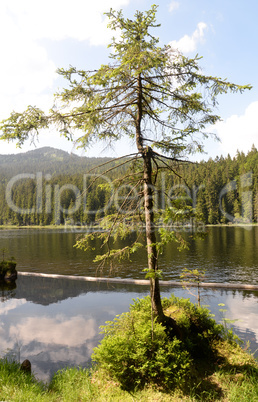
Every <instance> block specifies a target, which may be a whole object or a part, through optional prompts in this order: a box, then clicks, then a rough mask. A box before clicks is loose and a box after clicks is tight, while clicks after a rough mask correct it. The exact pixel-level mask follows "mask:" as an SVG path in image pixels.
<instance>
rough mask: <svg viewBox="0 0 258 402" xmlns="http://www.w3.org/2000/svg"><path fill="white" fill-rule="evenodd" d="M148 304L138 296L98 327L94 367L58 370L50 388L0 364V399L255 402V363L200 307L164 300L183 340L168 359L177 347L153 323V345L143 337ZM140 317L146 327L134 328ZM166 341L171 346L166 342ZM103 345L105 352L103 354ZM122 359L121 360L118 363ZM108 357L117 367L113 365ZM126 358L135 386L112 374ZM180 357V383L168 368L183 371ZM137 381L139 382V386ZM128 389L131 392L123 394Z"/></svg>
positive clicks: (257, 392)
mask: <svg viewBox="0 0 258 402" xmlns="http://www.w3.org/2000/svg"><path fill="white" fill-rule="evenodd" d="M148 305H149V301H148V298H144V299H137V301H134V305H133V306H131V309H130V312H129V313H126V314H122V315H121V316H117V317H116V319H115V320H114V321H113V322H112V321H111V322H109V323H107V325H106V326H105V328H104V331H105V337H104V339H106V340H105V341H102V342H101V344H100V345H99V347H98V348H96V349H95V352H94V355H95V356H97V359H96V360H99V361H98V364H97V365H96V366H95V367H94V368H93V369H92V370H88V369H82V368H69V369H64V370H61V371H59V372H57V373H56V374H55V375H54V377H53V379H52V381H51V382H50V384H43V383H41V382H39V381H37V380H36V379H35V378H34V377H33V376H30V375H28V374H25V373H24V372H22V371H21V370H20V369H19V365H18V364H17V363H14V362H8V361H7V360H0V401H17V402H18V401H19V402H22V401H26V402H27V401H69V402H70V401H94V402H95V401H96V402H106V401H107V402H109V401H110V402H111V401H112V402H115V401H117V402H118V401H141V402H145V401H151V402H152V401H162V402H163V401H164V402H166V401H205V402H206V401H229V402H230V401H232V402H237V401H239V402H240V401H241V402H250V401H251V402H253V401H258V364H257V361H256V360H255V359H254V357H253V356H252V355H251V354H250V353H249V352H248V351H246V350H243V349H242V348H241V347H240V345H239V344H238V342H237V341H236V340H235V339H234V338H233V337H232V335H231V334H227V332H226V331H223V328H222V327H221V326H219V325H217V324H216V323H215V321H214V320H212V318H211V317H209V314H208V311H207V310H206V309H202V308H200V309H199V308H198V307H197V306H195V305H193V304H192V303H190V302H189V301H187V300H184V299H178V298H175V297H172V298H171V299H165V300H164V308H165V310H166V314H170V315H171V316H173V317H174V318H175V319H176V321H177V323H178V324H179V325H180V327H181V330H182V332H183V334H184V338H185V340H182V341H181V347H182V349H181V353H182V352H183V353H182V355H181V356H180V359H178V357H176V359H175V360H174V361H173V353H172V352H173V350H176V351H177V352H178V353H180V349H178V347H179V346H178V342H177V343H176V344H175V343H174V344H173V345H174V346H173V345H172V346H173V347H176V349H169V348H168V349H166V348H165V346H164V342H163V341H164V339H165V338H164V336H165V335H164V334H163V332H162V329H161V328H160V326H159V325H157V327H156V328H155V325H156V324H154V330H155V331H154V336H156V340H155V339H154V338H151V339H152V340H150V339H148V336H149V329H148V325H146V314H147V311H148V308H149V307H148ZM141 320H143V321H144V323H145V325H142V326H141V328H139V322H140V321H141ZM137 326H138V328H137ZM132 328H133V330H132ZM121 329H123V331H122V333H121ZM118 336H119V339H120V341H121V345H122V347H123V355H122V352H120V354H119V348H120V347H121V345H118V343H117V339H118ZM123 336H124V337H125V339H126V341H127V342H128V341H130V342H131V339H129V338H128V336H129V337H132V336H133V337H135V338H133V341H134V342H135V343H136V344H137V347H136V348H135V350H134V348H133V342H131V343H130V342H129V344H130V347H129V348H128V351H129V352H130V353H127V352H126V347H125V346H123ZM126 337H127V338H126ZM158 337H160V338H158ZM153 339H154V340H153ZM153 342H154V343H153ZM167 342H170V341H169V339H168V340H167ZM172 343H173V342H172ZM146 345H147V347H146ZM149 345H151V347H152V352H151V353H150V351H149ZM172 346H171V347H172ZM107 347H108V348H109V351H108V354H107V353H104V351H103V348H107ZM157 348H161V349H160V350H159V349H157ZM164 348H165V349H164ZM198 348H199V349H200V348H202V349H203V354H202V355H200V354H199V353H196V351H197V350H198ZM164 350H168V355H166V354H164V353H163V354H162V352H164ZM154 352H155V353H158V354H159V353H160V352H161V355H160V356H158V355H157V354H154V355H153V353H154ZM114 353H118V356H116V355H114ZM144 353H147V354H148V356H149V361H148V362H146V361H145V360H144ZM94 355H93V357H94ZM152 355H153V356H154V357H153V356H152ZM120 356H122V359H123V361H122V365H121V366H119V365H120V364H121V361H120V360H119V357H120ZM157 356H158V359H157ZM114 358H115V360H116V363H115V364H113V366H112V361H113V359H114ZM127 358H128V359H130V362H131V366H130V370H129V371H128V370H125V371H124V376H125V378H126V376H127V375H128V373H129V375H130V377H131V380H132V383H133V384H132V383H128V382H124V379H121V375H118V373H120V372H121V367H123V365H124V366H125V367H126V365H127V363H128V362H127V360H126V359H127ZM133 358H135V362H134V360H133ZM137 359H138V361H137ZM169 359H170V360H169ZM171 359H172V360H171ZM184 359H186V360H185V361H186V362H187V364H186V365H185V370H186V373H187V376H186V377H185V376H184V375H183V374H182V381H181V380H180V378H177V377H176V376H175V381H168V379H167V375H174V374H175V373H176V371H175V370H174V368H171V370H172V371H170V367H169V365H170V364H171V365H172V366H173V365H174V364H177V365H178V372H179V371H180V370H181V372H182V373H183V371H182V370H183V369H184ZM154 360H157V362H156V361H154ZM168 361H169V364H168ZM116 364H117V365H118V366H116ZM157 364H158V365H157ZM152 368H155V369H156V370H157V372H158V373H159V374H158V377H157V376H155V375H152V372H151V370H150V369H152ZM176 370H177V368H176ZM139 373H140V377H139ZM139 378H140V379H141V381H138V380H139ZM128 384H129V385H130V386H131V389H130V390H128V389H127V390H125V389H123V386H124V388H125V386H128ZM132 385H135V386H132Z"/></svg>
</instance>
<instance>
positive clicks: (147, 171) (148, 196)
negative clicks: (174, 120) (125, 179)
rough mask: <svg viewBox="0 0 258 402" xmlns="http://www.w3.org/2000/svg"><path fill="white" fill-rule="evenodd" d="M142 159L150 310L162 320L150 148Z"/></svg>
mask: <svg viewBox="0 0 258 402" xmlns="http://www.w3.org/2000/svg"><path fill="white" fill-rule="evenodd" d="M143 161H144V212H145V229H146V241H147V253H148V269H149V273H150V275H151V277H150V295H151V305H152V311H153V312H154V314H155V316H156V317H158V320H159V321H160V322H162V321H164V313H163V309H162V305H161V297H160V287H159V278H158V277H157V270H158V258H157V248H156V235H155V225H154V211H153V195H154V190H153V185H152V162H151V150H150V149H149V148H146V149H145V152H144V153H143Z"/></svg>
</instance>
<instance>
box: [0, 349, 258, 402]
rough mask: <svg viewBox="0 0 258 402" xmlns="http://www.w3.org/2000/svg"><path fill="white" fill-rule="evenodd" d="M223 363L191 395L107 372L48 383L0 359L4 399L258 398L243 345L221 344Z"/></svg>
mask: <svg viewBox="0 0 258 402" xmlns="http://www.w3.org/2000/svg"><path fill="white" fill-rule="evenodd" d="M217 348H218V350H219V353H220V356H221V357H224V358H225V360H224V362H223V363H220V364H218V365H217V367H216V369H215V370H213V372H209V370H208V369H207V372H206V374H205V373H204V375H203V377H202V378H199V383H198V382H196V385H195V387H193V388H192V389H191V390H190V391H189V392H188V395H186V394H185V392H183V391H182V390H180V389H175V390H174V391H173V392H164V391H162V390H159V389H157V387H154V386H145V387H144V388H143V389H141V390H138V391H135V392H133V393H132V392H127V391H123V390H121V388H120V386H119V384H118V383H116V382H114V381H113V380H112V379H108V378H107V376H106V373H105V372H102V371H101V370H99V371H95V372H94V371H93V372H90V371H88V370H83V369H76V368H74V369H67V370H64V371H62V372H58V373H57V374H56V375H55V377H54V378H53V380H52V382H51V383H50V384H49V385H48V386H46V385H44V384H42V383H40V382H38V381H36V380H35V379H34V378H33V377H31V376H30V375H28V374H25V373H23V372H21V371H20V369H19V365H18V364H16V363H8V362H6V361H3V360H2V361H1V362H0V399H1V400H3V401H17V402H22V401H24V402H25V401H26V402H27V401H102V402H104V401H110V402H111V401H112V402H113V401H141V402H143V401H197V400H198V401H199V400H202V401H216V400H217V401H232V402H233V401H234V402H237V401H241V402H244V401H246V402H250V401H257V400H258V367H257V363H256V362H255V360H254V359H253V358H252V356H250V355H249V354H247V353H246V352H244V351H243V350H242V349H241V348H240V347H239V346H238V347H235V346H233V345H232V344H230V343H228V342H225V343H221V344H218V345H217Z"/></svg>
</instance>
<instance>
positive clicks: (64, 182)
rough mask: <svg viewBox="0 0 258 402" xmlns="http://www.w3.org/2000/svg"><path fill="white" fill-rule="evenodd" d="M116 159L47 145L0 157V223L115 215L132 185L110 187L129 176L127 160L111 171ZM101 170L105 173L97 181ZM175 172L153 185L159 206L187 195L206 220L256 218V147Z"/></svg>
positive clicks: (78, 221) (81, 220) (42, 222)
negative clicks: (73, 152) (166, 196)
mask: <svg viewBox="0 0 258 402" xmlns="http://www.w3.org/2000/svg"><path fill="white" fill-rule="evenodd" d="M107 162H109V163H108V164H107ZM120 162H121V161H118V162H116V161H115V160H113V159H108V158H87V157H80V156H77V155H74V154H69V153H67V152H64V151H60V150H57V149H54V148H50V147H45V148H41V149H37V150H35V151H30V152H26V153H23V154H17V155H0V225H4V224H14V225H21V226H23V225H49V224H64V223H67V222H71V223H75V224H79V225H86V224H87V225H88V224H94V223H95V222H96V221H97V220H98V219H99V218H100V217H102V216H104V215H106V214H109V213H115V212H116V210H117V205H118V204H117V199H118V198H119V197H120V199H123V197H124V196H125V194H126V191H129V189H130V186H128V188H127V189H126V188H125V186H122V187H120V188H118V189H117V188H115V189H114V187H113V184H112V181H113V180H115V181H116V182H119V178H121V177H123V176H125V177H127V176H126V175H128V173H126V169H128V168H129V169H131V166H130V163H126V164H123V165H122V166H120V167H118V168H117V169H113V168H114V167H115V165H116V164H119V163H120ZM99 165H103V167H102V168H97V166H99ZM94 167H95V168H96V169H94V170H92V168H94ZM136 168H137V167H136ZM177 168H178V167H177ZM105 169H107V170H108V173H107V174H106V175H105V176H104V177H102V178H101V179H99V178H98V179H96V177H98V175H99V172H100V171H102V172H103V171H104V170H105ZM90 170H91V173H90V174H88V172H89V171H90ZM130 173H131V171H130ZM129 176H132V175H129ZM179 176H181V177H183V178H184V180H181V179H180V178H179ZM179 176H177V175H174V174H172V173H171V174H165V173H164V174H163V172H162V173H161V179H159V180H158V182H157V183H156V187H157V194H158V199H157V200H158V208H161V209H162V208H164V207H166V206H167V205H169V202H168V199H167V198H166V199H165V198H164V197H163V196H164V194H167V195H169V197H170V199H175V198H178V197H182V199H184V198H185V197H186V198H187V200H188V203H190V204H191V205H192V206H193V207H194V208H196V210H197V211H198V212H201V213H202V214H203V216H204V220H205V222H206V223H208V224H218V223H235V222H238V223H250V222H258V151H257V149H256V148H255V147H254V146H253V147H252V149H251V150H250V152H248V153H247V154H244V153H243V152H238V153H237V155H236V156H235V157H234V158H231V157H230V156H229V155H228V156H227V157H226V158H224V157H217V158H216V159H215V160H212V159H210V160H208V161H207V162H200V163H198V164H197V163H196V164H195V163H184V164H182V165H181V166H180V167H179ZM90 180H91V181H92V185H91V186H90V187H88V183H89V181H90ZM78 195H81V197H78ZM116 195H118V197H116ZM121 196H122V198H121Z"/></svg>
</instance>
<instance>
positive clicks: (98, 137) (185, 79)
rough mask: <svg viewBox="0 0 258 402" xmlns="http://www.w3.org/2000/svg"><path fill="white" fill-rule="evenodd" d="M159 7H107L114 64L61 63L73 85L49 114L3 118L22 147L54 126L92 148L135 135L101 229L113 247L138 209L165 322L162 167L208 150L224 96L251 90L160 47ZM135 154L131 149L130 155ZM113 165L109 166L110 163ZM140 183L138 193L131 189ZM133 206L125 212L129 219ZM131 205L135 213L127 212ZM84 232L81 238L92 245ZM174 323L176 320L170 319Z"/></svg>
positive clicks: (155, 300)
mask: <svg viewBox="0 0 258 402" xmlns="http://www.w3.org/2000/svg"><path fill="white" fill-rule="evenodd" d="M156 11H157V6H156V5H153V6H152V7H151V9H150V10H149V11H146V12H140V11H137V12H136V13H135V19H134V20H133V21H132V20H131V19H126V18H124V16H123V14H122V11H118V12H116V11H114V10H112V9H111V10H110V12H109V13H107V15H108V17H109V19H110V23H109V27H110V28H111V29H112V30H114V31H116V33H119V37H116V38H113V39H112V42H111V43H110V45H109V47H110V49H111V52H112V53H111V54H110V59H111V63H110V64H105V65H101V67H100V68H99V69H98V70H94V71H86V70H78V69H76V68H74V67H70V68H69V69H59V70H58V73H59V74H60V75H61V76H63V77H64V78H65V79H67V80H68V83H69V87H68V88H67V89H63V90H62V91H61V92H60V93H58V94H56V95H55V102H56V104H55V107H54V108H53V109H51V110H50V111H49V113H48V114H45V113H44V112H43V111H42V110H40V109H39V108H37V107H33V106H29V107H28V108H27V110H26V111H25V112H24V113H16V112H14V113H12V114H11V116H10V117H9V118H8V119H6V120H4V121H2V123H1V126H0V129H1V132H2V134H1V139H5V140H8V141H9V140H16V141H18V145H19V146H21V145H22V144H23V142H24V141H25V140H26V139H27V138H28V137H33V136H35V135H38V133H39V131H40V130H41V129H46V128H49V127H50V126H52V125H55V126H56V127H58V129H59V131H60V133H61V134H62V135H64V136H65V137H67V138H69V139H74V138H75V133H76V135H77V134H78V132H79V133H81V134H80V137H79V139H77V140H76V143H77V146H78V147H82V148H87V147H88V146H89V145H90V144H91V143H92V142H94V141H102V140H104V141H108V142H110V143H113V142H114V141H117V140H119V139H121V138H122V137H123V136H128V137H129V138H131V139H132V140H133V141H134V143H135V144H136V147H137V152H136V153H135V154H132V155H130V158H129V159H128V158H127V159H125V160H124V161H123V162H122V163H121V158H120V164H126V163H130V164H134V171H133V168H132V167H131V173H128V174H127V175H125V177H126V182H127V183H128V182H129V183H130V185H131V190H130V191H129V192H128V193H127V196H126V197H125V198H124V202H123V203H122V205H121V206H120V207H121V208H119V210H118V211H117V212H116V213H115V214H114V215H112V216H110V217H106V218H105V219H104V220H103V221H102V227H103V226H104V225H106V226H105V227H107V228H108V229H109V231H108V232H105V233H103V232H101V233H95V235H97V236H99V237H101V239H102V241H103V244H106V245H107V246H108V243H109V239H110V237H111V236H112V235H114V236H115V237H117V236H119V235H122V236H124V234H125V232H126V231H127V232H129V231H130V230H131V225H132V224H133V222H134V223H135V222H136V219H137V216H138V218H139V219H140V220H142V222H143V224H144V227H145V231H144V232H145V236H146V246H147V259H148V277H149V278H150V293H151V302H152V309H153V312H154V314H155V315H156V317H157V318H158V320H159V321H160V322H163V323H166V324H168V320H167V318H166V317H165V315H164V313H163V309H162V304H161V297H160V288H159V270H158V247H159V243H157V240H156V233H155V219H154V218H155V214H154V191H155V190H154V184H155V180H156V177H157V175H158V173H159V172H160V171H161V170H162V169H164V168H168V169H170V170H172V171H174V169H175V163H176V162H178V161H180V160H182V159H185V156H186V155H187V154H191V153H193V152H195V151H202V147H203V146H202V139H203V138H204V137H207V136H208V135H209V134H208V133H207V131H206V127H207V126H210V125H212V124H214V123H216V122H217V121H218V120H219V119H220V117H219V116H218V115H216V114H214V112H213V109H214V107H215V106H216V104H217V100H216V99H217V96H218V95H220V94H223V93H227V92H228V91H231V92H237V91H240V92H242V91H244V90H245V89H250V86H248V85H246V86H239V85H235V84H233V83H230V82H227V81H225V80H223V79H220V78H217V77H213V76H207V75H204V74H203V73H202V72H201V71H200V68H199V65H198V62H199V58H198V57H195V58H192V59H189V58H186V57H184V56H183V55H182V54H180V53H179V52H178V51H177V50H175V49H172V48H171V47H170V46H164V47H160V46H159V40H158V38H157V37H155V36H153V34H152V33H153V31H154V28H157V27H159V25H158V24H156ZM127 157H128V155H127ZM107 170H108V169H107ZM136 190H137V194H138V198H137V197H136V198H137V200H135V197H133V198H134V199H133V201H132V197H131V195H132V193H133V194H135V191H136ZM125 205H127V212H126V219H122V218H121V217H123V212H124V210H125ZM128 206H130V207H131V212H130V213H128ZM89 237H90V236H88V237H87V236H85V237H84V238H82V239H81V240H79V241H78V243H77V245H78V246H79V247H81V248H85V249H87V247H88V245H87V240H88V239H89ZM139 246H140V241H139V239H138V237H137V240H136V241H135V242H134V243H133V244H132V246H131V247H125V248H122V249H120V250H113V249H110V248H108V250H107V253H104V252H103V255H101V256H99V257H98V258H97V259H98V260H104V259H107V258H109V257H121V256H123V255H126V254H130V253H131V252H133V251H135V249H136V248H137V247H139ZM170 324H171V325H172V327H173V323H172V322H170Z"/></svg>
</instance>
